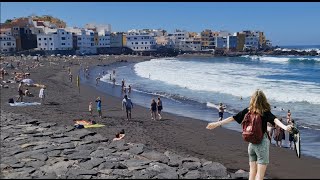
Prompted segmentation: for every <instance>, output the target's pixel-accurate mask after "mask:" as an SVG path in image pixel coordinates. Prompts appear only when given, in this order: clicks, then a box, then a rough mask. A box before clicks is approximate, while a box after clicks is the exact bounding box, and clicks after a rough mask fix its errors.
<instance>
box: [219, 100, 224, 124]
mask: <svg viewBox="0 0 320 180" xmlns="http://www.w3.org/2000/svg"><path fill="white" fill-rule="evenodd" d="M224 109H226V107H225V106H223V104H222V103H220V104H219V121H221V120H222V119H223V113H224Z"/></svg>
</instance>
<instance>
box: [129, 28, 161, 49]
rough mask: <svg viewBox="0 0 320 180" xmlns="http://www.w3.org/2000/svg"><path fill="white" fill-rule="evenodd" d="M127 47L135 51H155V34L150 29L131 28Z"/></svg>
mask: <svg viewBox="0 0 320 180" xmlns="http://www.w3.org/2000/svg"><path fill="white" fill-rule="evenodd" d="M127 47H128V48H130V49H132V50H133V51H155V50H156V39H155V34H154V33H153V32H150V31H148V30H136V29H133V30H129V31H128V33H127Z"/></svg>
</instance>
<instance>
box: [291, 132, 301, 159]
mask: <svg viewBox="0 0 320 180" xmlns="http://www.w3.org/2000/svg"><path fill="white" fill-rule="evenodd" d="M292 133H293V137H294V138H293V142H294V149H295V150H296V155H297V157H298V158H300V154H301V144H300V142H301V139H300V132H299V130H298V128H297V127H293V129H292Z"/></svg>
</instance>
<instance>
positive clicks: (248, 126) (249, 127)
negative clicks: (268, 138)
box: [241, 111, 263, 144]
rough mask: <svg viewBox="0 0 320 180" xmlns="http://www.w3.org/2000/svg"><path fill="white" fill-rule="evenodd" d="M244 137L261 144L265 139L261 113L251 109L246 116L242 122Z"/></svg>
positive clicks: (246, 139) (248, 140)
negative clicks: (253, 111)
mask: <svg viewBox="0 0 320 180" xmlns="http://www.w3.org/2000/svg"><path fill="white" fill-rule="evenodd" d="M241 125H242V138H243V139H244V140H245V141H247V142H250V143H253V144H259V143H260V142H261V141H262V139H263V132H262V119H261V116H260V115H259V114H255V113H251V112H250V111H249V112H248V113H247V114H246V115H245V116H244V119H243V121H242V123H241Z"/></svg>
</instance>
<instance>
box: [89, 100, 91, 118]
mask: <svg viewBox="0 0 320 180" xmlns="http://www.w3.org/2000/svg"><path fill="white" fill-rule="evenodd" d="M89 112H90V115H91V116H92V102H90V103H89Z"/></svg>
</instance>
